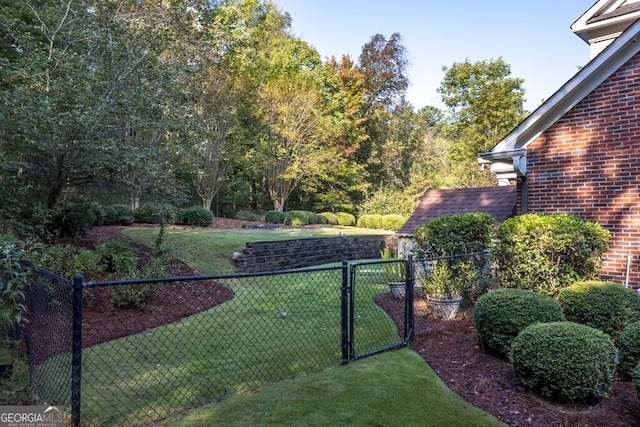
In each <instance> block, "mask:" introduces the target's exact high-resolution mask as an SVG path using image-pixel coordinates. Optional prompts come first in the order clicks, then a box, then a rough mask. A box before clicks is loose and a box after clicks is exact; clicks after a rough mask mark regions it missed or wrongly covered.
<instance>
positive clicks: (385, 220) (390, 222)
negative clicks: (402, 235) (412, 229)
mask: <svg viewBox="0 0 640 427" xmlns="http://www.w3.org/2000/svg"><path fill="white" fill-rule="evenodd" d="M406 221H407V219H406V218H405V217H403V216H402V215H398V214H388V215H383V216H382V228H383V229H384V230H392V231H397V230H399V229H400V227H402V226H403V225H404V223H405V222H406Z"/></svg>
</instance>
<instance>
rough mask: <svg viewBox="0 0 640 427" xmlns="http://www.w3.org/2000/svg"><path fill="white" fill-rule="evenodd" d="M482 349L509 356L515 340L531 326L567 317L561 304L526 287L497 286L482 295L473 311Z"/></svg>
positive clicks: (558, 320) (500, 355)
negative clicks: (525, 288) (498, 287)
mask: <svg viewBox="0 0 640 427" xmlns="http://www.w3.org/2000/svg"><path fill="white" fill-rule="evenodd" d="M473 319H474V322H475V326H476V334H477V336H478V341H479V342H480V345H481V347H482V349H483V350H484V351H485V352H487V353H491V354H495V355H496V356H499V357H504V358H506V357H507V356H508V354H509V348H510V347H511V342H512V341H513V340H514V339H515V337H516V336H518V334H519V333H520V332H521V331H522V330H523V329H524V328H526V327H527V326H530V325H533V324H535V323H545V322H561V321H563V320H564V316H563V315H562V309H561V308H560V304H558V302H557V301H556V300H554V299H553V298H551V297H550V296H547V295H542V294H538V293H535V292H531V291H525V290H523V289H496V290H494V291H491V292H489V293H487V294H484V295H482V296H481V297H480V298H478V301H477V302H476V305H475V307H474V311H473Z"/></svg>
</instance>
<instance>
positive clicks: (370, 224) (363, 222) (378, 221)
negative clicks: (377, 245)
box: [356, 214, 382, 229]
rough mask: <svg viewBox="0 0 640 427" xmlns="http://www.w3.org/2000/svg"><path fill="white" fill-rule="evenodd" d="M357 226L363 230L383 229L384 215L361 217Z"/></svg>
mask: <svg viewBox="0 0 640 427" xmlns="http://www.w3.org/2000/svg"><path fill="white" fill-rule="evenodd" d="M356 225H357V226H358V227H362V228H373V229H381V228H382V215H378V214H365V215H361V216H360V217H359V218H358V221H357V223H356Z"/></svg>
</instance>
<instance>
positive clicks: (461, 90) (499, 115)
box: [438, 58, 526, 185]
mask: <svg viewBox="0 0 640 427" xmlns="http://www.w3.org/2000/svg"><path fill="white" fill-rule="evenodd" d="M443 71H444V73H445V75H444V79H443V80H442V82H441V83H440V87H439V88H438V92H439V93H440V95H441V97H442V101H443V103H444V104H445V105H446V106H447V107H448V108H449V117H448V122H449V123H448V125H447V126H446V127H445V128H444V132H445V135H447V136H448V137H450V138H452V139H453V140H455V145H454V148H453V153H452V154H453V160H454V161H456V162H457V163H458V165H457V167H458V169H459V176H460V179H461V183H462V184H464V185H478V184H486V183H489V182H492V181H491V178H490V177H489V175H483V174H482V172H479V171H478V168H477V165H476V164H475V163H476V158H477V154H478V153H479V152H483V151H488V150H490V149H491V147H492V146H493V145H494V144H496V143H497V142H498V141H499V140H500V139H501V138H502V137H503V136H504V135H506V134H507V133H508V132H509V131H510V130H511V129H513V128H514V127H515V126H516V125H517V124H518V123H519V122H520V121H521V120H522V119H524V117H525V116H526V112H525V110H524V101H525V98H524V93H525V91H524V89H523V87H522V84H523V82H524V80H522V79H519V78H516V77H512V76H511V66H510V65H509V64H507V63H506V62H504V60H503V59H502V58H498V59H494V60H489V61H478V62H471V61H469V60H468V59H467V60H465V61H464V62H459V63H454V64H453V65H451V66H450V67H443Z"/></svg>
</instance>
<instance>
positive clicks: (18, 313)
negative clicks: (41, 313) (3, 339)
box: [0, 234, 29, 336]
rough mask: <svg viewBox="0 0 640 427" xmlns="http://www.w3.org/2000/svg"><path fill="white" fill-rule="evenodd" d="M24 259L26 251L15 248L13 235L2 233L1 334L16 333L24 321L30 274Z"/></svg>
mask: <svg viewBox="0 0 640 427" xmlns="http://www.w3.org/2000/svg"><path fill="white" fill-rule="evenodd" d="M24 260H25V257H24V253H23V252H22V251H19V250H17V249H16V248H15V246H14V245H13V242H12V238H11V236H7V235H2V234H0V336H7V335H10V334H14V333H15V332H16V331H17V330H18V327H19V325H20V322H21V321H22V316H23V314H24V311H25V306H24V304H23V302H24V297H25V293H24V292H25V287H26V286H27V283H28V280H27V279H28V275H29V272H28V271H27V270H26V269H25V268H24V265H23V261H24ZM16 335H17V334H16Z"/></svg>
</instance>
